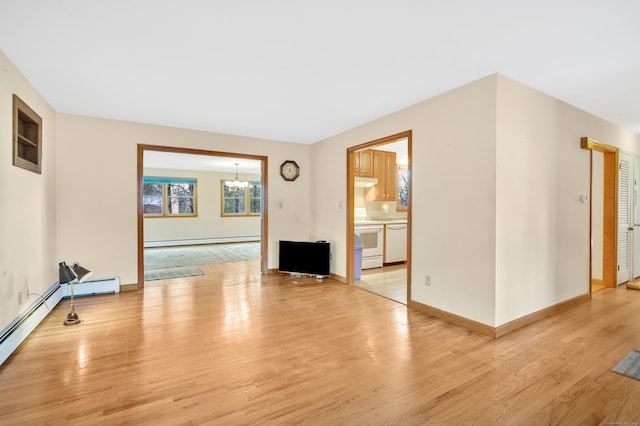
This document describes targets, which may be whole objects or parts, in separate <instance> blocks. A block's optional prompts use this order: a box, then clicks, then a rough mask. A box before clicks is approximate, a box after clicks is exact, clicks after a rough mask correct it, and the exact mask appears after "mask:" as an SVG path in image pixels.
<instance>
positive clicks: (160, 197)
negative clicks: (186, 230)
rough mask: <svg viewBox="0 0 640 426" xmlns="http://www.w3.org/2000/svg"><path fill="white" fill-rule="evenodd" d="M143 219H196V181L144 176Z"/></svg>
mask: <svg viewBox="0 0 640 426" xmlns="http://www.w3.org/2000/svg"><path fill="white" fill-rule="evenodd" d="M143 186H144V188H143V204H144V206H143V212H144V217H149V218H150V217H196V216H197V211H196V193H197V180H196V179H193V178H177V177H157V176H145V177H144V183H143Z"/></svg>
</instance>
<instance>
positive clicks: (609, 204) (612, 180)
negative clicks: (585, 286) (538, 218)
mask: <svg viewBox="0 0 640 426" xmlns="http://www.w3.org/2000/svg"><path fill="white" fill-rule="evenodd" d="M580 144H581V145H580V146H581V147H582V148H583V149H587V150H589V151H591V152H590V169H591V172H590V176H591V177H590V179H591V190H590V192H591V193H590V204H589V205H590V212H591V213H590V226H591V229H590V231H589V234H590V242H591V245H590V247H589V255H590V261H589V265H590V270H589V293H591V294H592V293H593V292H594V291H597V290H600V289H602V288H616V287H617V285H618V282H617V279H618V274H617V271H618V240H619V238H618V237H619V233H618V224H619V223H618V222H619V218H618V202H617V201H618V164H619V162H618V148H616V147H613V146H611V145H607V144H604V143H602V142H598V141H596V140H594V139H591V138H587V137H584V138H582V139H581V140H580ZM600 154H602V155H600ZM600 162H601V163H600ZM600 164H601V165H600ZM594 166H595V170H596V172H595V173H594ZM594 179H597V180H598V181H597V182H594ZM594 188H595V190H594ZM594 198H595V200H594ZM596 209H597V210H598V212H596V213H595V214H594V211H595V210H596ZM600 215H601V216H600ZM594 217H595V218H596V220H595V222H594ZM594 226H595V227H598V228H597V229H594ZM600 226H601V228H600ZM624 232H627V231H626V229H625V230H624ZM594 235H595V236H596V237H595V241H596V242H597V244H598V246H597V247H595V248H594ZM600 235H601V237H600ZM599 241H601V245H600V242H599ZM594 266H595V268H596V271H598V272H596V273H595V274H594ZM600 271H601V278H600V277H599V276H598V275H600ZM594 278H595V280H594Z"/></svg>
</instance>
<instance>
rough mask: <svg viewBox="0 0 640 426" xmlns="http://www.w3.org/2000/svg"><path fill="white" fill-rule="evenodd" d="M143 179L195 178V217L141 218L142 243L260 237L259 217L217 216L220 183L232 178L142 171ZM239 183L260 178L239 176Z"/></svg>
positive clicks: (188, 171)
mask: <svg viewBox="0 0 640 426" xmlns="http://www.w3.org/2000/svg"><path fill="white" fill-rule="evenodd" d="M144 174H145V176H161V177H185V178H196V179H197V180H198V183H197V188H198V189H197V205H198V208H197V212H198V215H197V217H171V218H160V217H154V218H145V219H144V241H145V242H147V241H175V240H197V239H211V238H225V237H256V236H257V237H258V238H259V237H260V216H242V217H232V216H221V215H220V192H221V186H220V185H221V184H220V181H222V180H223V179H227V180H228V179H233V177H234V175H233V174H232V175H229V174H228V173H227V174H222V173H213V172H203V171H197V170H167V169H150V168H145V169H144ZM239 177H240V179H241V180H247V181H258V182H259V181H260V175H254V174H240V175H239Z"/></svg>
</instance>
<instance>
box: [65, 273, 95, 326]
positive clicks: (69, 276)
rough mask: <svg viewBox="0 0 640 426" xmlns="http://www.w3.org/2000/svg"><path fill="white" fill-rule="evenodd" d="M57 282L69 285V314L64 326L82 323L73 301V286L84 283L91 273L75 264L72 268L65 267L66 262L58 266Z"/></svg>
mask: <svg viewBox="0 0 640 426" xmlns="http://www.w3.org/2000/svg"><path fill="white" fill-rule="evenodd" d="M58 266H59V268H58V277H59V279H58V281H59V282H60V284H61V285H62V284H67V283H69V284H71V312H69V313H68V314H67V319H65V320H64V322H63V324H64V325H76V324H79V323H81V322H82V320H81V319H80V317H78V313H77V312H76V303H75V301H74V300H73V290H74V289H73V285H74V284H75V283H76V281H77V282H78V283H82V282H85V281H86V280H87V279H88V278H89V277H90V276H91V271H89V270H88V269H85V268H83V267H82V266H80V265H79V264H78V263H77V262H76V263H74V264H73V267H70V266H69V265H67V262H60V263H59V264H58Z"/></svg>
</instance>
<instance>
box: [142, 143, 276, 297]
mask: <svg viewBox="0 0 640 426" xmlns="http://www.w3.org/2000/svg"><path fill="white" fill-rule="evenodd" d="M145 152H147V153H148V155H150V154H149V153H150V152H154V153H173V154H180V155H181V156H183V157H189V156H193V158H194V159H195V158H196V156H204V157H210V158H211V159H212V160H213V159H215V158H219V157H222V158H224V159H227V160H229V161H236V160H237V159H241V160H242V159H244V160H252V161H258V162H259V169H260V188H259V191H260V201H259V210H260V215H259V216H260V224H259V228H260V242H261V244H260V256H261V257H260V258H261V260H260V271H261V273H262V274H266V273H267V271H268V269H267V265H268V259H267V247H268V246H267V241H268V239H267V238H268V235H267V229H268V226H267V223H268V211H267V206H268V203H267V190H266V188H267V170H268V159H267V157H264V156H257V155H247V154H237V153H228V152H218V151H207V150H199V149H189V148H176V147H167V146H156V145H142V144H139V145H138V157H137V158H138V162H137V164H138V167H137V169H138V171H137V173H138V180H137V183H138V285H137V287H138V289H142V288H143V287H144V241H145V231H144V228H145V225H144V217H145V211H144V202H143V199H144V192H143V188H144V180H143V178H144V165H145ZM185 154H186V156H185ZM187 161H188V160H187ZM236 169H237V166H236ZM187 170H188V169H187ZM236 176H237V172H236ZM257 185H258V184H257V182H256V186H257ZM257 190H258V188H256V192H257ZM206 195H207V194H200V195H199V196H200V197H205V196H206ZM179 220H184V219H179Z"/></svg>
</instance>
